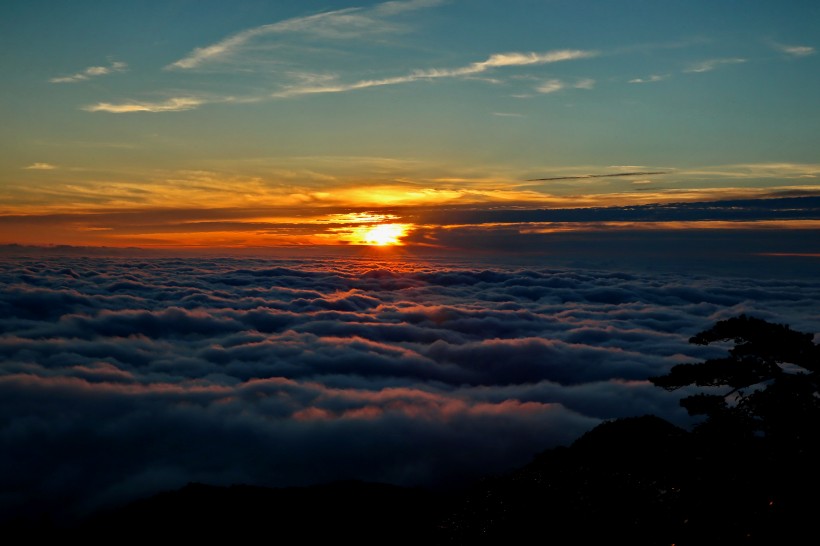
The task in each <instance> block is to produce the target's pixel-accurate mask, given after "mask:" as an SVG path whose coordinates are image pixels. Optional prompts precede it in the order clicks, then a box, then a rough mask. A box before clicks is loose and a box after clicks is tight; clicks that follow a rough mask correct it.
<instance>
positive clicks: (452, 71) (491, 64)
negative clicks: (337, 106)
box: [271, 49, 597, 98]
mask: <svg viewBox="0 0 820 546" xmlns="http://www.w3.org/2000/svg"><path fill="white" fill-rule="evenodd" d="M595 55H597V52H595V51H587V50H580V49H561V50H555V51H547V52H527V53H521V52H510V53H495V54H493V55H490V56H489V57H488V58H487V59H486V60H484V61H480V62H475V63H471V64H469V65H466V66H461V67H456V68H432V69H427V70H416V71H414V72H411V73H410V74H406V75H404V76H395V77H392V78H382V79H374V80H359V81H357V82H352V83H335V84H333V83H330V84H325V85H297V86H292V87H288V88H285V89H284V90H282V91H279V92H277V93H273V94H272V95H271V96H272V97H275V98H286V97H295V96H300V95H309V94H316V93H341V92H345V91H353V90H357V89H365V88H368V87H378V86H384V85H398V84H403V83H410V82H414V81H419V80H433V79H439V78H457V77H466V76H474V75H476V74H481V73H483V72H487V71H488V70H492V69H494V68H503V67H512V66H531V65H541V64H549V63H556V62H560V61H569V60H575V59H584V58H588V57H594V56H595ZM590 81H592V80H582V82H590ZM593 83H594V82H593ZM587 85H588V84H587Z"/></svg>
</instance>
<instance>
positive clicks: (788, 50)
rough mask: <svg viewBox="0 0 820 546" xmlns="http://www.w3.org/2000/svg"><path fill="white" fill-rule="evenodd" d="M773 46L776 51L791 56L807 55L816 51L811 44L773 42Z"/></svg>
mask: <svg viewBox="0 0 820 546" xmlns="http://www.w3.org/2000/svg"><path fill="white" fill-rule="evenodd" d="M774 47H775V49H777V50H778V51H781V52H783V53H785V54H786V55H790V56H792V57H808V56H809V55H814V54H815V53H817V50H816V49H815V48H813V47H811V46H800V45H786V44H774Z"/></svg>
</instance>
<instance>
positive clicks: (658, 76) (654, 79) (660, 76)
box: [629, 74, 669, 83]
mask: <svg viewBox="0 0 820 546" xmlns="http://www.w3.org/2000/svg"><path fill="white" fill-rule="evenodd" d="M668 77H669V75H668V74H652V75H651V76H649V77H648V78H634V79H632V80H629V83H654V82H659V81H661V80H665V79H666V78H668Z"/></svg>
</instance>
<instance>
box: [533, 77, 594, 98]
mask: <svg viewBox="0 0 820 546" xmlns="http://www.w3.org/2000/svg"><path fill="white" fill-rule="evenodd" d="M594 87H595V80H593V79H591V78H585V79H583V80H578V81H577V82H575V83H572V84H570V83H566V82H564V81H561V80H557V79H552V80H547V81H545V82H544V83H542V84H541V85H539V86H538V87H536V88H535V90H536V91H538V92H539V93H545V94H547V93H555V92H556V91H561V90H562V89H567V88H573V89H593V88H594Z"/></svg>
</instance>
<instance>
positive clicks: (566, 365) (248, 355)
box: [0, 255, 820, 516]
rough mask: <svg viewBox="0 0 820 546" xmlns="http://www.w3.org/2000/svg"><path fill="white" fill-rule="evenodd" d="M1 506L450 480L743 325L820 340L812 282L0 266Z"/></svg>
mask: <svg viewBox="0 0 820 546" xmlns="http://www.w3.org/2000/svg"><path fill="white" fill-rule="evenodd" d="M0 287H1V288H2V289H1V290H0V332H2V333H1V334H0V445H2V449H0V513H5V514H8V515H12V516H13V515H15V514H19V513H25V512H30V511H32V510H53V511H55V512H57V513H63V514H81V513H84V512H86V511H88V510H93V509H96V508H98V507H100V506H105V505H110V504H112V503H117V502H122V501H125V500H129V499H133V498H136V497H139V496H142V495H147V494H150V493H153V492H156V491H159V490H163V489H170V488H176V487H179V486H182V485H184V484H185V483H188V482H190V481H199V482H205V483H212V484H234V483H247V484H257V485H268V486H284V485H301V484H312V483H319V482H326V481H330V480H336V479H364V480H376V481H383V482H390V483H395V484H403V485H448V484H457V483H460V482H461V481H463V480H466V479H470V478H474V477H476V476H479V475H482V474H487V473H493V472H502V471H505V470H508V469H510V468H512V467H514V466H517V465H521V464H524V463H526V462H528V461H529V460H530V459H531V458H532V456H533V455H534V454H536V453H538V452H539V451H542V450H544V449H547V448H550V447H554V446H556V445H566V444H568V443H569V442H571V441H572V440H573V439H575V438H577V437H578V436H579V435H581V434H583V433H584V432H585V431H587V430H589V429H591V428H592V427H594V426H595V425H596V424H598V423H600V422H601V421H603V420H606V419H612V418H617V417H626V416H635V415H642V414H646V413H652V414H656V415H660V416H662V417H664V418H667V419H669V420H671V421H673V422H675V423H677V424H680V425H684V426H686V425H689V424H691V422H690V421H689V418H688V417H687V416H686V414H685V412H684V411H683V410H682V409H681V408H680V407H679V405H678V399H679V398H680V396H682V395H683V394H685V393H668V392H666V391H664V390H662V389H659V388H657V387H654V386H653V385H652V384H651V383H649V382H648V381H647V378H648V377H651V376H654V375H659V374H663V373H665V372H666V371H667V370H668V369H669V368H670V367H671V366H672V365H674V364H677V363H681V362H691V361H697V360H700V359H703V358H707V357H710V356H716V355H719V354H722V351H723V349H722V348H719V347H700V346H695V345H691V344H689V343H688V339H689V337H691V336H692V335H694V334H695V333H697V332H698V331H700V330H703V329H705V328H707V327H709V326H710V325H711V324H713V323H714V322H715V321H717V320H720V319H725V318H729V317H731V316H736V315H738V314H740V313H747V314H751V315H754V316H757V317H760V318H764V319H767V320H771V321H774V322H781V323H788V324H790V325H791V326H792V327H793V328H794V329H797V330H801V331H810V332H817V331H820V316H818V313H817V309H818V303H820V283H817V282H815V281H813V280H810V279H809V280H802V281H800V280H789V279H769V280H754V279H751V278H742V277H725V276H721V277H711V276H705V275H694V274H690V275H682V274H674V273H659V272H656V273H646V272H645V273H639V272H615V271H604V270H584V269H577V268H575V269H573V268H545V267H527V268H519V267H513V266H501V265H498V264H494V265H481V266H479V265H476V264H474V263H468V262H458V261H457V260H455V259H443V258H427V259H406V260H404V259H398V258H395V259H390V260H378V259H374V258H367V257H358V258H356V257H347V258H339V257H327V258H321V257H312V258H279V259H271V258H264V259H263V258H247V257H244V258H236V257H234V258H204V257H200V258H193V257H188V258H172V257H161V258H157V257H153V258H151V257H141V256H138V255H137V256H131V257H129V256H120V257H100V256H98V257H78V256H50V257H45V258H44V257H37V256H29V257H3V258H0Z"/></svg>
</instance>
